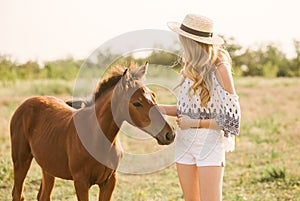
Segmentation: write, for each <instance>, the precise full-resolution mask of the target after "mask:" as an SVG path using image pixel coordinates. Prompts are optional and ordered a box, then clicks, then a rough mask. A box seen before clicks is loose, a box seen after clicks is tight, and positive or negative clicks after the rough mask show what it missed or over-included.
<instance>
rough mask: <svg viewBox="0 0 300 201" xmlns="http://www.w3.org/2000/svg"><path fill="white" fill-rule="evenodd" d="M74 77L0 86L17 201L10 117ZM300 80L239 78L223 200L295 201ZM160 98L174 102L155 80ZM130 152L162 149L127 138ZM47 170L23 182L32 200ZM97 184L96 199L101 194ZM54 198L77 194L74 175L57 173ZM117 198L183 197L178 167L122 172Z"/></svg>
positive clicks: (299, 176)
mask: <svg viewBox="0 0 300 201" xmlns="http://www.w3.org/2000/svg"><path fill="white" fill-rule="evenodd" d="M73 84H74V83H73V82H68V81H63V80H50V81H49V80H37V81H17V82H15V83H10V84H5V85H1V90H0V200H1V201H2V200H3V201H6V200H11V190H12V184H13V171H12V161H11V156H10V139H9V120H10V117H11V115H12V113H13V111H14V110H15V109H16V107H17V106H18V105H19V104H20V103H21V102H22V101H23V100H24V99H25V98H27V97H29V96H32V95H44V94H47V95H55V96H58V97H60V98H63V99H67V98H70V97H71V93H72V90H73ZM299 86H300V80H299V79H287V78H285V79H282V78H280V79H263V78H239V79H237V80H236V88H237V92H238V93H239V95H240V103H241V109H242V124H241V132H240V136H239V137H237V139H236V151H235V152H233V153H228V154H227V161H226V169H225V176H224V183H223V198H224V200H225V201H244V200H248V201H249V200H251V201H252V200H255V201H256V200H258V201H270V200H271V201H273V200H274V201H275V200H276V201H277V200H283V201H296V200H299V197H300V154H299V150H300V132H299V130H300V123H299V122H300V116H299V114H300V102H299V100H300V93H299ZM149 87H150V88H152V89H153V90H155V91H156V92H157V99H158V102H160V103H161V102H163V103H175V102H176V98H175V97H174V95H173V94H172V93H171V92H170V91H168V90H167V89H163V88H161V87H157V86H155V85H152V86H149ZM121 141H123V145H124V146H123V147H124V149H125V151H127V152H130V151H137V152H138V153H147V152H149V151H153V150H157V149H159V148H160V147H159V146H158V145H156V143H155V141H153V142H152V141H151V142H143V141H140V142H138V143H136V142H131V141H130V140H128V139H127V138H126V136H125V137H124V136H121ZM40 178H41V171H40V168H39V166H38V165H37V164H36V163H35V162H34V161H33V163H32V166H31V169H30V171H29V173H28V175H27V178H26V183H25V195H26V198H27V200H36V195H37V192H38V189H39V185H40ZM97 194H98V189H97V187H96V186H93V187H92V188H91V190H90V199H91V200H96V197H97ZM52 199H53V200H54V201H55V200H57V201H58V200H76V197H75V190H74V187H73V183H72V181H66V180H62V179H57V181H56V185H55V188H54V191H53V194H52ZM113 200H120V201H127V200H128V201H165V200H166V201H182V200H183V197H182V192H181V189H180V186H179V182H178V178H177V174H176V169H175V166H174V165H171V166H169V167H167V168H164V169H162V170H161V171H157V172H154V173H151V174H143V175H128V174H123V173H119V174H118V184H117V187H116V190H115V191H114V194H113Z"/></svg>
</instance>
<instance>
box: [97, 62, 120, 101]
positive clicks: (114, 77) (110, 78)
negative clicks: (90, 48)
mask: <svg viewBox="0 0 300 201" xmlns="http://www.w3.org/2000/svg"><path fill="white" fill-rule="evenodd" d="M124 71H125V68H124V67H121V66H115V67H112V68H111V69H110V71H109V74H108V75H107V76H106V77H105V78H104V79H103V80H102V81H100V82H99V83H98V84H97V87H96V89H95V92H94V96H93V98H94V100H95V101H96V100H97V99H98V98H99V97H100V96H101V95H102V94H103V93H104V92H106V90H108V89H110V88H111V87H114V86H116V84H117V83H118V82H119V81H120V80H121V78H122V76H123V73H124Z"/></svg>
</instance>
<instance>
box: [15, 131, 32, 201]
mask: <svg viewBox="0 0 300 201" xmlns="http://www.w3.org/2000/svg"><path fill="white" fill-rule="evenodd" d="M16 138H18V139H16ZM32 158H33V156H32V154H31V151H30V147H29V144H28V142H27V141H26V140H25V138H24V137H23V136H22V135H19V136H12V159H13V164H14V186H13V191H12V197H13V201H20V200H24V196H23V192H22V191H23V183H24V179H25V177H26V175H27V172H28V169H29V167H30V164H31V161H32Z"/></svg>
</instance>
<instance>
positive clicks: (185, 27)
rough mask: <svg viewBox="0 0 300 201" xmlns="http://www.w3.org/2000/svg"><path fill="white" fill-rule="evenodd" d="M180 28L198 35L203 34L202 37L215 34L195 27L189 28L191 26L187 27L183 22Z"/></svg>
mask: <svg viewBox="0 0 300 201" xmlns="http://www.w3.org/2000/svg"><path fill="white" fill-rule="evenodd" d="M180 29H181V30H183V31H185V32H187V33H190V34H193V35H196V36H201V37H212V36H213V33H212V32H203V31H198V30H195V29H191V28H189V27H187V26H185V25H183V24H181V26H180Z"/></svg>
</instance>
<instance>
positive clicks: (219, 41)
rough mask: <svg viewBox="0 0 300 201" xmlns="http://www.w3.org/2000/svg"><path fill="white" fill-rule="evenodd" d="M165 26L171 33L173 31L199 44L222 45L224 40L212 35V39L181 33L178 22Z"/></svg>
mask: <svg viewBox="0 0 300 201" xmlns="http://www.w3.org/2000/svg"><path fill="white" fill-rule="evenodd" d="M167 25H168V27H169V28H170V29H171V30H172V31H174V32H176V33H178V34H180V35H182V36H185V37H187V38H190V39H192V40H195V41H198V42H201V43H205V44H210V45H222V44H224V40H223V39H222V38H221V37H219V36H215V35H214V36H213V37H201V36H196V35H193V34H190V33H187V32H185V31H183V30H182V29H180V26H181V24H180V23H178V22H168V23H167Z"/></svg>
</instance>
